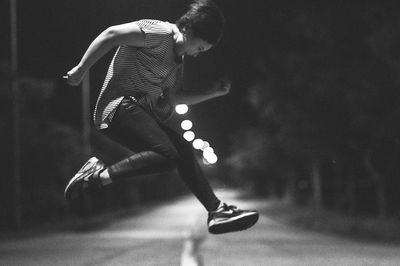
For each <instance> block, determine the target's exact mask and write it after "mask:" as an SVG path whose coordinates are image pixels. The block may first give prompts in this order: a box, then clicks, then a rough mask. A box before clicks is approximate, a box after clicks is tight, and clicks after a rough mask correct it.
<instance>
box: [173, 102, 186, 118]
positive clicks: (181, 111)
mask: <svg viewBox="0 0 400 266" xmlns="http://www.w3.org/2000/svg"><path fill="white" fill-rule="evenodd" d="M188 110H189V107H188V106H187V105H186V104H178V105H177V106H175V111H176V112H177V113H178V114H180V115H184V114H186V113H187V111H188Z"/></svg>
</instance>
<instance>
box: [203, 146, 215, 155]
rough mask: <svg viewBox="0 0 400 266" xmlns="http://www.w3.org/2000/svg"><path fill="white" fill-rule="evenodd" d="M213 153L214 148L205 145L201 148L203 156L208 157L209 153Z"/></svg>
mask: <svg viewBox="0 0 400 266" xmlns="http://www.w3.org/2000/svg"><path fill="white" fill-rule="evenodd" d="M211 154H214V149H213V148H211V147H206V148H204V150H203V156H204V157H208V156H209V155H211Z"/></svg>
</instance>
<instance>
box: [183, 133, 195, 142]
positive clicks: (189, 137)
mask: <svg viewBox="0 0 400 266" xmlns="http://www.w3.org/2000/svg"><path fill="white" fill-rule="evenodd" d="M183 138H184V139H186V140H187V141H189V142H190V141H192V140H194V138H195V135H194V133H193V131H186V132H185V133H183Z"/></svg>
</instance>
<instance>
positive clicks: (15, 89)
mask: <svg viewBox="0 0 400 266" xmlns="http://www.w3.org/2000/svg"><path fill="white" fill-rule="evenodd" d="M10 32H11V38H10V39H11V89H12V96H13V108H12V111H13V180H12V182H11V184H12V195H13V198H12V204H13V223H14V226H15V228H16V229H19V228H20V227H21V142H20V140H21V137H20V133H21V130H20V127H21V125H20V120H21V114H20V91H19V82H18V36H17V0H10Z"/></svg>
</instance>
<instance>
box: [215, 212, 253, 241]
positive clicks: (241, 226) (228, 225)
mask: <svg viewBox="0 0 400 266" xmlns="http://www.w3.org/2000/svg"><path fill="white" fill-rule="evenodd" d="M258 218H259V214H258V213H256V212H255V213H252V214H249V215H247V216H244V217H241V218H239V219H236V220H232V221H227V222H224V223H219V224H214V225H212V226H210V227H209V228H208V231H209V232H210V233H211V234H214V235H218V234H225V233H230V232H237V231H243V230H246V229H248V228H250V227H252V226H253V225H255V224H256V223H257V221H258Z"/></svg>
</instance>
